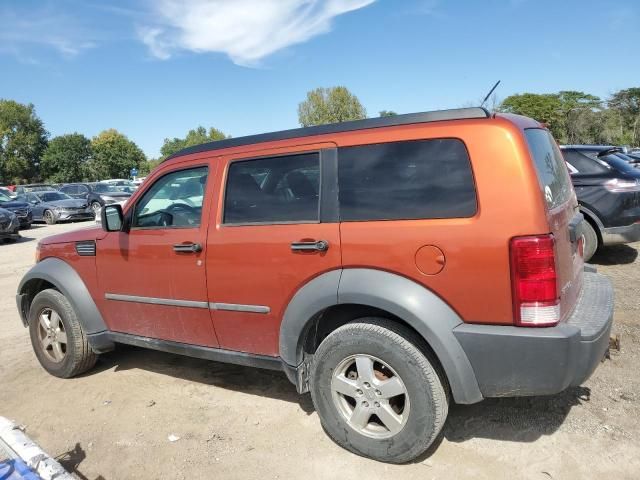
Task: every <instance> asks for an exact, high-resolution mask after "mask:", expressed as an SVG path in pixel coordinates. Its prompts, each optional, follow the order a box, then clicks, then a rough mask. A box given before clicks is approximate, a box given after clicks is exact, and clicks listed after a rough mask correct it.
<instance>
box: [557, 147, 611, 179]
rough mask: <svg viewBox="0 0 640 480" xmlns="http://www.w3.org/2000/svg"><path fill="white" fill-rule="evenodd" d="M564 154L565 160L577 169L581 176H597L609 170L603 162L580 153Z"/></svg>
mask: <svg viewBox="0 0 640 480" xmlns="http://www.w3.org/2000/svg"><path fill="white" fill-rule="evenodd" d="M562 153H563V154H564V158H565V160H566V161H567V162H568V163H569V164H570V165H571V166H572V167H573V168H575V169H576V170H577V171H578V173H579V174H583V175H597V174H600V173H604V172H606V171H607V170H608V167H606V166H605V165H603V164H602V163H601V162H599V161H597V160H595V159H594V158H591V157H588V156H587V155H584V154H582V153H580V152H578V151H575V150H564V151H563V152H562Z"/></svg>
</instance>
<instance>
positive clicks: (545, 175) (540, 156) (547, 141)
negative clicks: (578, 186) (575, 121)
mask: <svg viewBox="0 0 640 480" xmlns="http://www.w3.org/2000/svg"><path fill="white" fill-rule="evenodd" d="M524 133H525V137H526V139H527V144H528V145H529V150H530V152H531V156H532V157H533V161H534V164H535V167H536V171H537V173H538V180H539V182H540V187H541V189H542V193H543V195H544V198H545V202H546V205H547V209H548V210H552V209H554V208H555V207H557V206H559V205H562V204H563V203H565V202H566V201H567V200H569V198H571V194H572V192H573V189H572V187H571V179H570V178H569V171H568V170H567V166H566V165H565V163H564V158H563V156H562V153H561V152H560V149H559V148H558V145H557V144H556V141H555V140H554V139H553V137H552V136H551V133H549V131H548V130H544V129H541V128H530V129H527V130H525V132H524Z"/></svg>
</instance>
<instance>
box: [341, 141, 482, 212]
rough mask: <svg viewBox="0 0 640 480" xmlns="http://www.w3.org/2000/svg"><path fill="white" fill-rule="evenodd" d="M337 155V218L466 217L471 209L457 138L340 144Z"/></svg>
mask: <svg viewBox="0 0 640 480" xmlns="http://www.w3.org/2000/svg"><path fill="white" fill-rule="evenodd" d="M338 155H339V156H338V158H339V163H338V188H339V192H340V193H339V199H340V219H341V221H364V220H411V219H435V218H467V217H472V216H474V215H475V213H476V211H477V201H476V189H475V183H474V179H473V174H472V171H471V162H470V159H469V154H468V153H467V149H466V147H465V145H464V143H463V142H462V141H461V140H458V139H434V140H414V141H406V142H392V143H381V144H373V145H363V146H357V147H343V148H340V149H339V150H338Z"/></svg>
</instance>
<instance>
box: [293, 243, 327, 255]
mask: <svg viewBox="0 0 640 480" xmlns="http://www.w3.org/2000/svg"><path fill="white" fill-rule="evenodd" d="M291 250H293V251H294V252H326V251H327V250H329V242H327V241H326V240H318V241H317V242H293V243H292V244H291Z"/></svg>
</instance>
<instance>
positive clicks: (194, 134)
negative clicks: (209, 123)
mask: <svg viewBox="0 0 640 480" xmlns="http://www.w3.org/2000/svg"><path fill="white" fill-rule="evenodd" d="M225 138H229V137H228V136H227V135H225V134H224V133H223V132H221V131H220V130H218V129H216V128H213V127H211V128H210V129H209V130H208V131H207V129H205V128H204V127H202V126H200V127H197V128H194V129H193V130H189V132H188V133H187V136H186V137H185V138H171V139H169V138H165V139H164V143H163V145H162V148H161V149H160V153H161V158H163V159H164V158H167V157H169V156H171V155H173V154H174V153H177V152H179V151H180V150H182V149H183V148H187V147H192V146H193V145H200V144H202V143H207V142H213V141H217V140H224V139H225Z"/></svg>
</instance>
